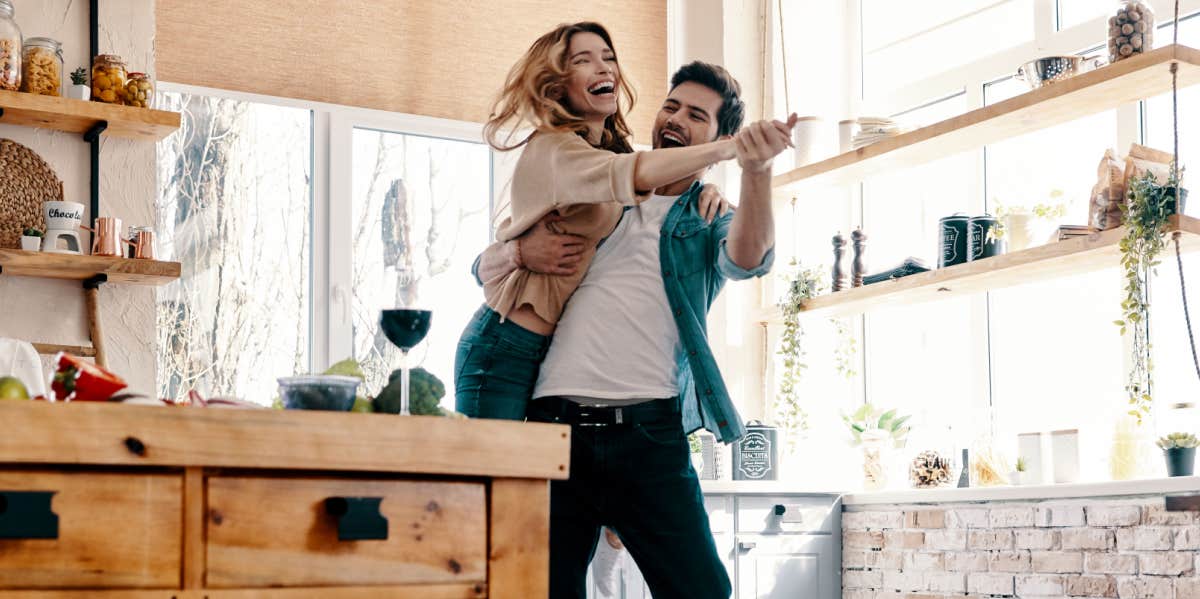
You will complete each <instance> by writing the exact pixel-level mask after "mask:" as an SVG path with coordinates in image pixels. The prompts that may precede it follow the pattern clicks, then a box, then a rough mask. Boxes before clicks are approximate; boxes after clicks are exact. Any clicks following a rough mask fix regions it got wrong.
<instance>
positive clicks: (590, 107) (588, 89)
mask: <svg viewBox="0 0 1200 599" xmlns="http://www.w3.org/2000/svg"><path fill="white" fill-rule="evenodd" d="M567 73H568V74H567V83H566V88H567V89H566V96H567V97H566V101H567V105H568V106H569V107H570V108H571V112H573V113H575V114H576V115H577V116H579V117H581V118H582V119H583V120H585V121H597V120H598V121H601V122H603V120H604V119H606V118H608V117H609V116H611V115H613V114H615V113H616V112H617V91H618V89H619V86H620V85H621V74H620V69H619V68H618V67H617V55H616V53H614V52H613V51H612V48H609V47H608V44H606V43H604V38H602V37H600V36H599V35H596V34H595V33H591V32H588V31H583V32H579V33H576V34H575V35H573V36H571V41H570V43H568V44H567Z"/></svg>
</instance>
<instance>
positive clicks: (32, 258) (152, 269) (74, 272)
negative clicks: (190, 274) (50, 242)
mask: <svg viewBox="0 0 1200 599" xmlns="http://www.w3.org/2000/svg"><path fill="white" fill-rule="evenodd" d="M181 270H182V269H181V265H180V264H179V263H178V262H160V261H157V260H131V259H128V258H114V257H109V256H78V255H74V254H49V253H45V252H26V251H22V250H6V249H0V276H10V275H11V276H18V277H41V278H44V279H64V280H68V281H85V280H87V279H90V278H92V277H94V276H96V275H105V276H107V277H108V282H109V283H120V284H125V285H149V286H159V285H166V284H167V283H170V282H171V281H174V280H175V279H178V278H179V273H180V272H181Z"/></svg>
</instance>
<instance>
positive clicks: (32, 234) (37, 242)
mask: <svg viewBox="0 0 1200 599" xmlns="http://www.w3.org/2000/svg"><path fill="white" fill-rule="evenodd" d="M42 235H44V233H42V232H41V230H39V229H37V228H34V227H27V228H26V229H25V231H24V232H23V233H21V249H23V250H25V251H27V252H36V251H39V250H41V249H42Z"/></svg>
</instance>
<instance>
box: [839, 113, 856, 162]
mask: <svg viewBox="0 0 1200 599" xmlns="http://www.w3.org/2000/svg"><path fill="white" fill-rule="evenodd" d="M858 131H859V127H858V119H846V120H844V121H838V152H840V153H842V154H845V153H846V152H849V151H850V150H853V149H854V136H855V135H856V134H858Z"/></svg>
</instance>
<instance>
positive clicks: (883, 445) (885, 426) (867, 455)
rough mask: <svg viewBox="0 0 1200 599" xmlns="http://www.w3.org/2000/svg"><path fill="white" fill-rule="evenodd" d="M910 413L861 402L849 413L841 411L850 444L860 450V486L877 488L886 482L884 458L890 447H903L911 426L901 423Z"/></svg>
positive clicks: (870, 488) (882, 486) (885, 484)
mask: <svg viewBox="0 0 1200 599" xmlns="http://www.w3.org/2000/svg"><path fill="white" fill-rule="evenodd" d="M909 418H911V416H900V415H898V414H897V413H896V410H882V409H878V408H876V407H875V406H873V405H871V404H869V403H868V404H863V406H862V407H860V408H859V409H858V410H857V411H855V412H854V413H853V414H842V422H844V423H846V426H847V428H849V429H850V445H851V446H853V447H861V448H862V452H863V488H864V489H865V490H867V491H877V490H879V489H882V488H884V487H885V486H887V471H886V469H885V468H884V458H885V457H886V455H887V454H888V452H889V450H891V449H899V448H902V447H904V444H905V442H906V441H907V440H908V433H909V431H910V430H911V427H908V426H905V423H907V422H908V420H909Z"/></svg>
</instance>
